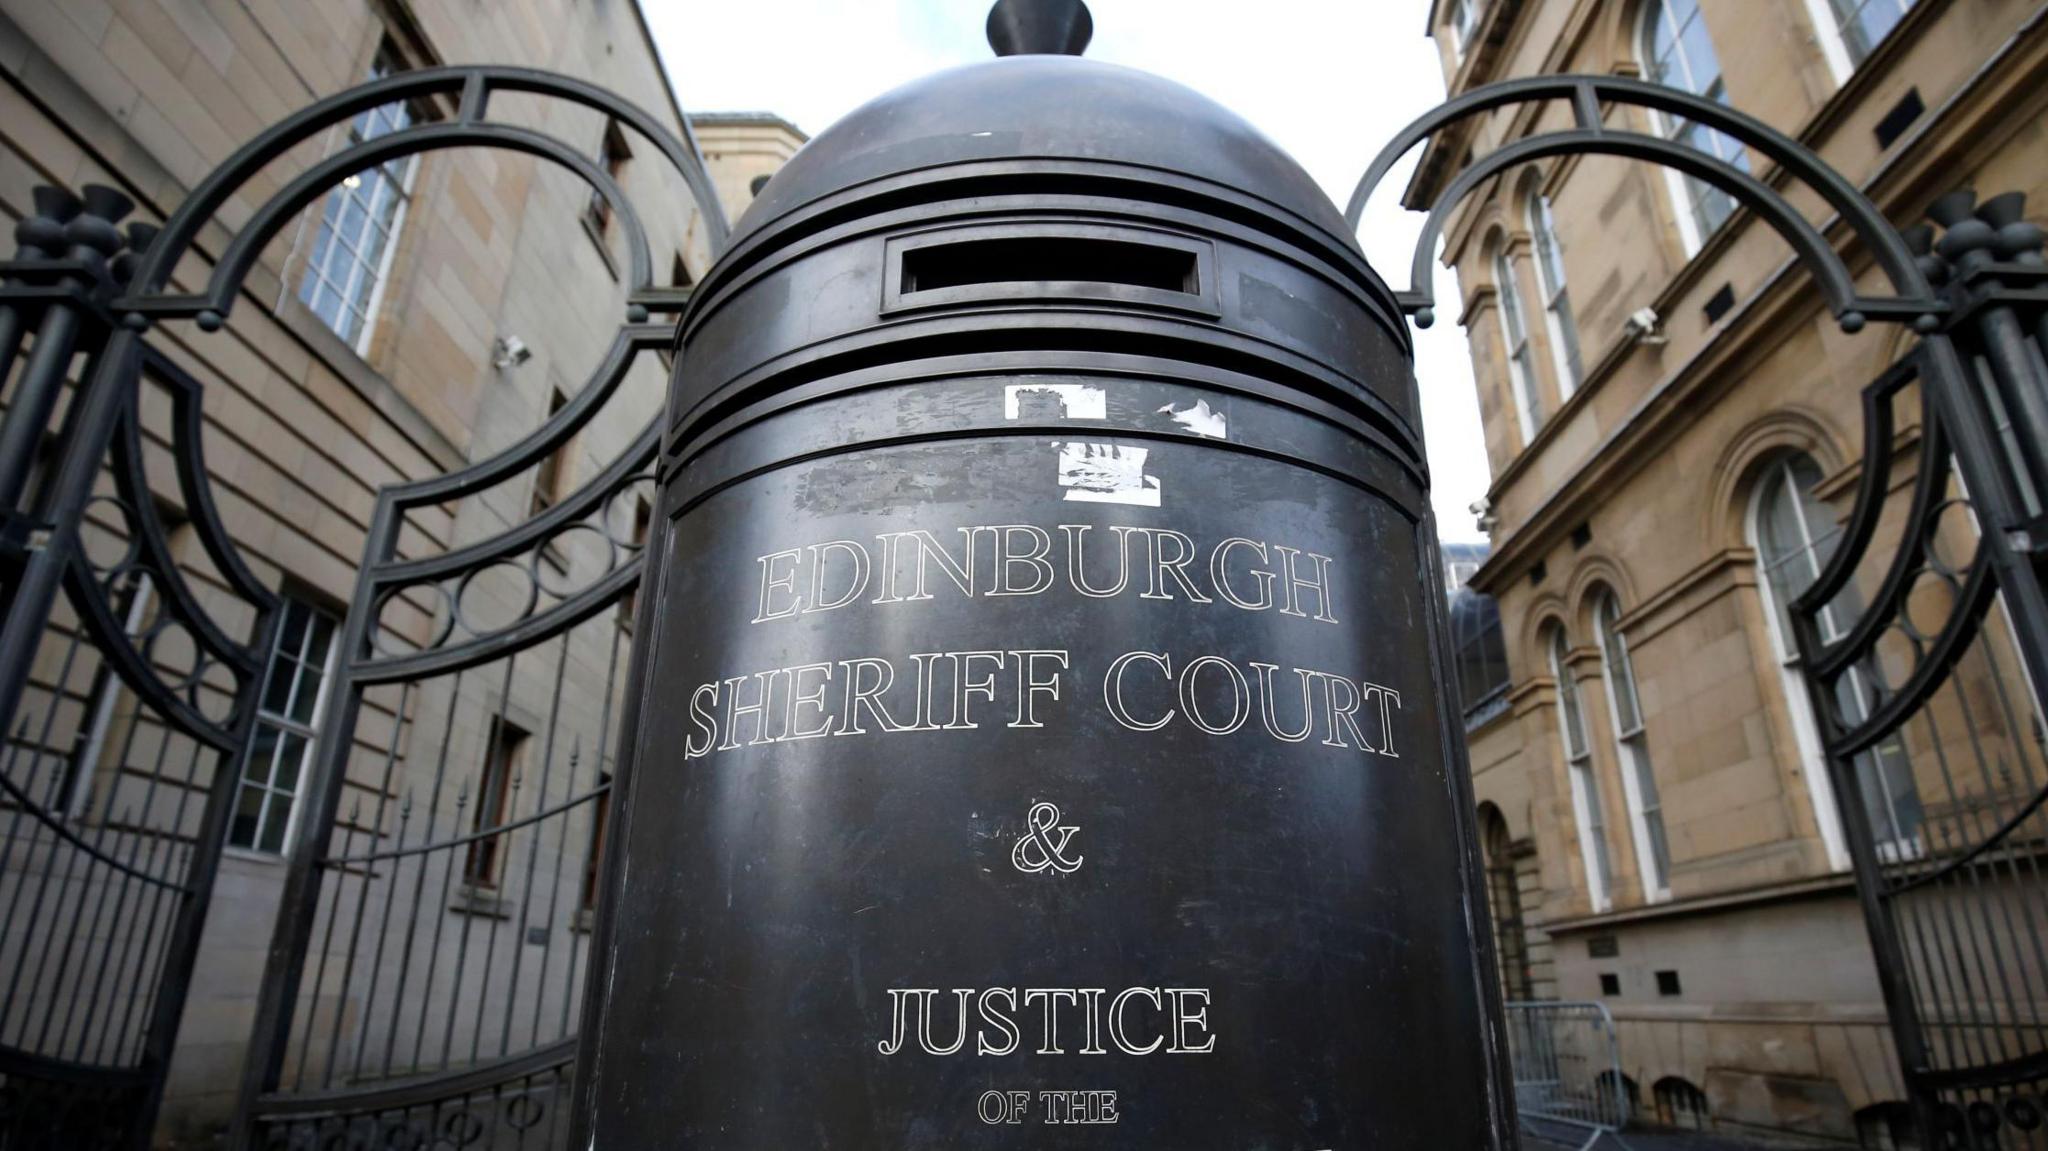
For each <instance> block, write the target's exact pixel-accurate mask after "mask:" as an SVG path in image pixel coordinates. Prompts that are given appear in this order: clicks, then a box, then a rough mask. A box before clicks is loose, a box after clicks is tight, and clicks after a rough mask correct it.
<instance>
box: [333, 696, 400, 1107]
mask: <svg viewBox="0 0 2048 1151" xmlns="http://www.w3.org/2000/svg"><path fill="white" fill-rule="evenodd" d="M411 692H412V684H411V683H410V682H407V683H405V684H404V685H402V686H401V687H400V688H399V689H398V710H397V711H396V712H394V713H393V714H392V717H391V744H390V746H389V747H387V748H385V750H384V778H383V779H382V780H381V781H380V782H379V783H378V784H377V807H376V810H375V812H374V813H373V814H372V815H371V816H370V850H369V851H368V852H367V854H370V855H375V854H377V852H378V851H379V850H380V849H381V848H382V847H383V846H384V807H385V804H386V803H387V802H388V801H389V799H390V797H391V772H392V770H393V768H395V767H396V766H397V764H398V736H399V733H400V731H402V730H403V729H404V727H405V702H406V697H407V696H408V695H409V694H411ZM376 876H377V861H376V860H374V859H373V860H370V861H368V862H366V863H364V865H363V880H362V887H361V890H360V891H359V892H358V894H357V896H356V921H355V925H354V926H353V927H351V928H350V929H349V936H348V958H347V959H345V960H344V961H343V962H342V965H341V990H339V991H338V992H336V993H335V994H336V996H337V1001H338V1002H340V1003H342V1004H346V1003H347V1002H348V989H349V986H350V984H351V983H353V982H354V979H355V971H356V950H357V947H358V945H359V944H361V942H362V939H363V913H364V912H365V911H367V910H368V909H369V905H370V883H371V881H372V880H374V879H375V878H376ZM391 878H392V882H394V883H395V882H397V880H398V860H397V859H393V860H392V861H391ZM385 906H386V907H387V908H388V907H389V906H390V904H389V901H388V900H387V902H386V904H385ZM386 918H387V919H388V918H389V916H388V915H387V916H386ZM377 954H378V958H379V960H380V961H381V959H382V957H383V954H384V941H383V938H382V937H381V936H380V937H379V938H378V940H377ZM371 970H372V974H371V978H372V979H375V978H376V975H375V966H374V965H373V966H372V969H371ZM376 1006H377V1003H376V1000H375V998H374V989H373V994H372V997H366V998H365V999H364V1000H363V1033H364V1034H365V1035H367V1034H368V1033H369V1026H370V1013H371V1011H372V1010H373V1009H374V1008H375V1007H376ZM342 1019H343V1015H342V1013H341V1012H340V1011H339V1010H337V1011H336V1013H335V1017H334V1032H333V1034H331V1035H330V1036H328V1039H327V1082H329V1083H332V1082H333V1081H334V1066H335V1055H336V1053H338V1052H339V1051H340V1050H341V1033H342V1032H343V1031H345V1030H347V1029H346V1028H345V1027H343V1026H342ZM362 1060H363V1051H362V1047H361V1045H360V1043H359V1044H358V1045H357V1047H356V1063H357V1064H358V1065H359V1066H360V1065H361V1063H362Z"/></svg>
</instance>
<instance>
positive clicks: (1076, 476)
mask: <svg viewBox="0 0 2048 1151" xmlns="http://www.w3.org/2000/svg"><path fill="white" fill-rule="evenodd" d="M1057 447H1058V448H1059V451H1060V463H1059V467H1060V473H1059V474H1060V486H1061V487H1063V488H1065V489H1066V498H1067V499H1069V500H1073V501H1075V502H1078V503H1095V504H1132V505H1135V506H1137V507H1145V508H1156V507H1158V506H1159V479H1158V477H1156V476H1148V475H1146V474H1145V457H1146V456H1148V455H1150V454H1151V452H1150V451H1149V450H1148V449H1145V448H1133V447H1126V446H1124V445H1122V444H1104V443H1088V442H1079V441H1077V442H1071V443H1063V444H1058V445H1057Z"/></svg>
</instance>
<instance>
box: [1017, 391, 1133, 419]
mask: <svg viewBox="0 0 2048 1151" xmlns="http://www.w3.org/2000/svg"><path fill="white" fill-rule="evenodd" d="M1108 414H1109V399H1108V397H1107V396H1106V395H1105V394H1104V393H1103V390H1102V389H1101V388H1098V387H1095V386H1094V385H1092V384H1005V385H1004V386H1003V418H1004V419H1006V420H1100V419H1105V418H1107V417H1108Z"/></svg>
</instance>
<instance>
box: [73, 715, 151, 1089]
mask: <svg viewBox="0 0 2048 1151" xmlns="http://www.w3.org/2000/svg"><path fill="white" fill-rule="evenodd" d="M141 730H142V709H141V707H140V706H139V705H138V706H137V708H136V712H135V716H134V717H133V719H131V720H130V721H129V724H128V731H127V733H126V734H125V735H123V736H122V737H121V750H120V752H119V754H117V755H116V756H115V757H114V781H113V783H112V784H110V785H109V786H108V787H107V800H106V802H105V803H104V804H102V805H101V807H100V818H101V820H102V821H105V820H107V819H108V818H110V817H111V816H112V813H113V808H114V799H115V796H116V795H118V794H119V792H120V791H121V784H122V782H123V780H124V778H125V776H126V774H127V770H128V759H129V756H131V755H133V754H134V752H135V737H136V736H137V735H138V734H139V733H140V732H141ZM84 746H85V745H84V744H81V752H80V753H79V756H74V760H76V759H77V758H79V757H80V756H82V755H83V750H82V749H83V747H84ZM170 749H171V740H170V730H169V728H164V729H163V734H162V737H161V738H159V739H158V741H157V748H156V761H155V762H154V763H153V764H151V766H150V776H149V785H148V786H147V787H145V788H143V791H142V802H141V803H140V804H139V805H138V806H137V808H136V810H139V811H141V812H142V819H141V822H140V824H137V825H134V826H131V828H130V830H129V834H130V836H131V837H134V836H135V834H136V832H137V831H138V830H139V829H140V828H141V827H143V826H146V825H147V824H148V822H149V811H150V804H151V803H152V802H153V801H154V800H155V798H156V784H157V780H158V779H159V778H161V777H162V775H163V770H164V761H165V759H166V758H168V755H169V753H170ZM98 768H99V765H98V764H81V765H80V766H79V768H78V770H79V771H81V772H84V773H85V774H84V776H83V779H84V780H85V781H90V780H91V779H92V778H93V776H94V775H96V774H98ZM140 842H141V840H140V838H131V843H132V844H134V845H137V846H135V847H134V848H133V849H132V850H131V851H130V852H129V862H130V863H131V864H132V863H133V862H134V857H135V855H136V854H137V852H138V851H139V850H140V848H139V844H140ZM130 878H131V876H129V875H128V874H126V873H123V874H122V876H121V898H120V900H119V906H117V907H116V908H115V913H114V914H115V917H116V919H115V921H116V922H117V923H118V922H120V919H119V916H120V913H121V909H122V908H125V907H126V906H127V903H128V881H129V879H130ZM93 930H94V931H97V930H99V923H98V916H97V914H95V917H94V923H93ZM88 937H90V933H88ZM113 951H114V946H113V939H112V937H111V934H110V935H109V938H108V940H107V947H106V950H105V951H104V952H102V953H101V955H100V975H101V976H104V975H105V974H106V962H107V959H108V957H109V956H111V955H112V954H113ZM98 998H99V983H98V980H97V979H95V981H94V984H93V998H92V1001H89V1002H88V1004H87V1008H86V1020H87V1024H86V1026H87V1028H88V1029H89V1028H90V1026H91V1019H92V1014H93V1011H92V1005H93V1002H96V1001H97V1000H98ZM74 1002H75V1001H74ZM70 1026H71V1024H70V1019H69V1017H68V1014H67V1017H66V1020H65V1028H66V1029H67V1030H68V1029H69V1028H70ZM84 1045H85V1036H84V1034H83V1033H81V1034H80V1035H79V1047H80V1051H81V1053H82V1052H83V1049H84Z"/></svg>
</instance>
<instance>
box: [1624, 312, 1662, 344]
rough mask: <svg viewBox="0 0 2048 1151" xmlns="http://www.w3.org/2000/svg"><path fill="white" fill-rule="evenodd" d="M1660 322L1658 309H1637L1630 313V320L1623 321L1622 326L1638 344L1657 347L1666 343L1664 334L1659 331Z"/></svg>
mask: <svg viewBox="0 0 2048 1151" xmlns="http://www.w3.org/2000/svg"><path fill="white" fill-rule="evenodd" d="M1660 322H1661V321H1660V320H1659V318H1658V316H1657V309H1655V308H1637V309H1636V310H1635V311H1633V312H1631V313H1629V317H1628V319H1627V320H1625V321H1623V322H1622V325H1621V326H1622V330H1623V331H1624V332H1626V333H1627V334H1628V337H1629V338H1630V339H1632V340H1634V341H1636V342H1637V343H1640V344H1651V345H1655V344H1661V343H1663V342H1664V334H1663V333H1662V332H1660V331H1658V330H1657V325H1658V324H1659V323H1660Z"/></svg>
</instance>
